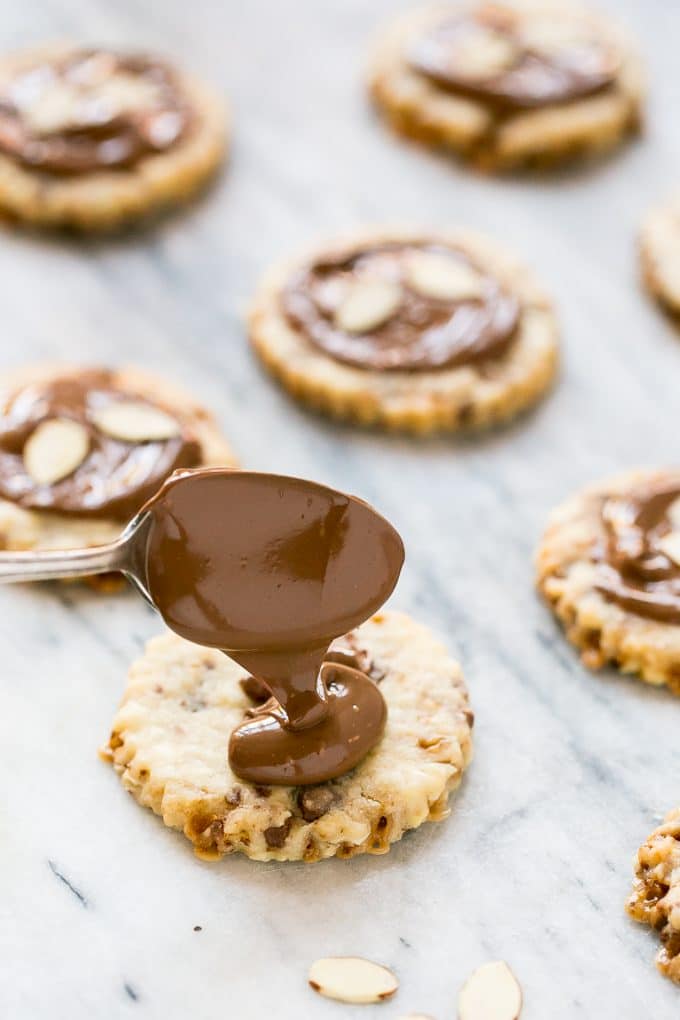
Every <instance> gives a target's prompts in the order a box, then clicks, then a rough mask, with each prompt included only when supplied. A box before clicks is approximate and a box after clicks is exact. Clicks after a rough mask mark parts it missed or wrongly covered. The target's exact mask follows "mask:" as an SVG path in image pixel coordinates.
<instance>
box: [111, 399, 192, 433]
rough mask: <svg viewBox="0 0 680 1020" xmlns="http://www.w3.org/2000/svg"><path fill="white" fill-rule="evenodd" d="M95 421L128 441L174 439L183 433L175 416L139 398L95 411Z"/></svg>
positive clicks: (121, 401)
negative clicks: (138, 399)
mask: <svg viewBox="0 0 680 1020" xmlns="http://www.w3.org/2000/svg"><path fill="white" fill-rule="evenodd" d="M92 421H93V422H94V424H95V425H96V426H97V428H98V429H99V430H100V431H101V432H104V433H106V435H107V436H111V438H112V439H122V440H123V442H126V443H148V442H154V441H159V440H162V439H172V438H173V437H174V436H178V435H179V434H180V432H181V426H180V424H179V422H178V421H177V419H176V418H173V417H172V416H171V415H169V414H166V413H165V411H161V410H160V408H158V407H152V406H151V404H144V403H143V402H142V401H136V400H119V401H115V402H114V403H112V404H108V405H107V406H106V407H103V408H101V410H99V411H95V412H94V414H93V415H92Z"/></svg>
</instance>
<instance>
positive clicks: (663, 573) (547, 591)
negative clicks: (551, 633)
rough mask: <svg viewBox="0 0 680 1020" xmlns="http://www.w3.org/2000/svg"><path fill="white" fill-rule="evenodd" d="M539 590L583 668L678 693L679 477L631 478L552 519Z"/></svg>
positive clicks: (578, 500)
mask: <svg viewBox="0 0 680 1020" xmlns="http://www.w3.org/2000/svg"><path fill="white" fill-rule="evenodd" d="M537 569H538V586H539V589H540V591H541V592H542V594H543V595H544V596H545V597H546V599H547V600H548V601H549V602H550V604H551V605H552V607H553V610H554V612H555V613H556V615H557V616H558V618H559V619H560V620H561V621H562V622H563V624H564V626H565V628H566V632H567V636H568V638H569V639H570V640H571V641H572V642H573V643H574V644H575V645H577V647H579V648H580V649H581V653H582V658H583V661H584V663H585V664H586V665H587V666H590V667H593V668H598V667H600V666H603V665H605V664H607V663H613V664H615V665H618V666H619V667H620V668H621V669H622V670H623V671H624V672H626V673H635V674H638V675H639V676H640V678H641V679H642V680H645V681H647V682H648V683H651V684H657V685H661V684H666V685H667V686H668V687H670V689H671V690H672V691H673V692H674V693H676V694H678V693H680V471H675V470H667V471H638V472H631V473H630V474H627V475H623V476H621V477H619V478H615V479H612V480H610V481H609V482H603V483H600V484H598V485H596V486H593V487H592V488H590V489H587V490H585V491H584V492H582V493H580V494H578V495H577V496H575V497H574V498H573V499H571V500H570V501H569V502H567V503H566V504H564V505H563V506H562V507H560V508H558V509H557V510H556V511H555V512H554V514H553V515H552V518H551V521H550V524H549V526H548V529H547V531H546V533H545V535H544V537H543V540H542V542H541V545H540V547H539V550H538V554H537Z"/></svg>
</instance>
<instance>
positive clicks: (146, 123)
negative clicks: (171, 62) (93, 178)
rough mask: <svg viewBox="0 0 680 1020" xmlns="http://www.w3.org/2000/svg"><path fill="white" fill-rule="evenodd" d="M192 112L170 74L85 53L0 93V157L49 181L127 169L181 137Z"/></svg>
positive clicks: (24, 75)
mask: <svg viewBox="0 0 680 1020" xmlns="http://www.w3.org/2000/svg"><path fill="white" fill-rule="evenodd" d="M190 119H191V118H190V110H189V108H188V106H187V103H186V100H185V98H184V97H183V96H182V94H181V93H180V90H179V86H178V84H177V81H176V78H175V76H174V74H173V72H172V71H171V69H170V68H169V67H167V66H166V65H165V64H163V63H160V62H159V61H157V60H153V59H150V58H148V57H144V56H125V55H122V54H117V53H111V52H108V51H106V50H80V51H76V52H73V53H70V54H68V55H67V56H61V57H58V58H55V59H52V60H44V61H42V62H40V63H36V64H34V65H33V66H31V67H28V68H26V67H24V68H23V69H21V70H18V71H17V72H16V73H15V74H14V75H13V76H12V77H11V78H9V79H8V80H6V81H4V82H3V83H2V85H1V86H0V151H1V152H4V153H5V154H6V155H9V156H12V157H13V158H14V159H16V160H17V161H18V162H20V163H22V164H24V165H25V166H29V167H33V168H35V169H39V170H42V171H45V172H47V173H51V174H70V175H75V174H86V173H90V172H92V171H96V170H111V169H125V168H128V167H131V166H134V164H136V163H137V162H138V161H139V160H140V159H142V158H143V157H144V156H147V155H149V154H153V153H158V152H163V151H166V150H167V149H169V148H170V147H171V146H172V145H174V144H175V143H176V142H177V141H179V139H180V138H182V137H183V136H184V134H185V133H186V131H187V130H188V127H189V122H190Z"/></svg>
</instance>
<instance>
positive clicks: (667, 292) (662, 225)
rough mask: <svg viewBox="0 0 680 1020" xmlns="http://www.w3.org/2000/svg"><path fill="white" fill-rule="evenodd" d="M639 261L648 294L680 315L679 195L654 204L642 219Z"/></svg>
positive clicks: (670, 310) (673, 312)
mask: <svg viewBox="0 0 680 1020" xmlns="http://www.w3.org/2000/svg"><path fill="white" fill-rule="evenodd" d="M640 264H641V267H642V275H643V279H644V282H645V284H646V286H647V289H648V290H649V291H650V293H651V294H652V295H653V296H654V297H655V298H656V299H657V300H658V301H660V302H661V304H663V305H664V306H665V307H666V308H667V309H668V311H669V312H671V313H672V314H674V315H680V195H677V196H676V197H675V198H673V199H671V200H670V201H668V202H666V203H665V204H664V205H661V206H657V207H656V208H655V209H653V210H652V211H651V212H650V213H649V214H648V216H647V217H646V219H645V221H644V222H643V224H642V228H641V230H640Z"/></svg>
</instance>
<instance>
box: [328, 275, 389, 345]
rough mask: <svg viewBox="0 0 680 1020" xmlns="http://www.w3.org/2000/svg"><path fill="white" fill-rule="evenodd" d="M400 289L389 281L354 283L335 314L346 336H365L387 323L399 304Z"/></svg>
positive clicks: (359, 281) (336, 322) (336, 320)
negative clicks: (354, 334) (361, 334)
mask: <svg viewBox="0 0 680 1020" xmlns="http://www.w3.org/2000/svg"><path fill="white" fill-rule="evenodd" d="M401 299H402V293H401V287H400V286H399V285H398V284H397V283H393V282H392V281H390V280H377V279H375V280H358V281H357V282H356V283H355V284H354V285H353V286H352V287H351V288H350V289H349V291H348V292H347V294H346V296H345V298H344V300H343V301H342V302H341V304H340V305H339V306H338V308H337V311H336V313H335V325H336V326H337V327H338V328H339V329H342V330H344V331H345V332H346V333H366V332H368V331H369V330H372V329H377V328H378V326H382V325H383V323H385V322H387V320H388V319H391V318H392V316H393V315H394V313H395V312H396V310H397V309H398V308H399V305H400V304H401Z"/></svg>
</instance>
